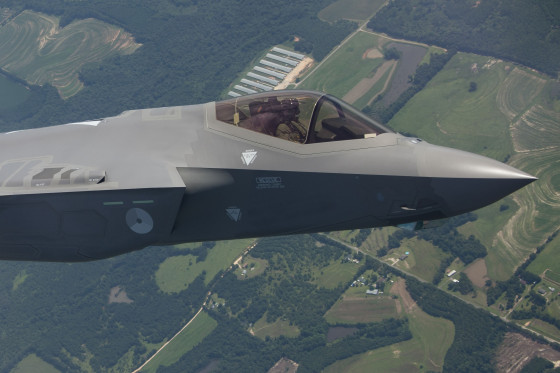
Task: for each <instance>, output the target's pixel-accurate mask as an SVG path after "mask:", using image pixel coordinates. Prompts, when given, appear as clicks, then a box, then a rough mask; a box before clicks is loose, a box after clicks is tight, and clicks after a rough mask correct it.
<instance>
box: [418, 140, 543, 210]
mask: <svg viewBox="0 0 560 373" xmlns="http://www.w3.org/2000/svg"><path fill="white" fill-rule="evenodd" d="M425 150H426V151H425V152H424V154H423V156H422V157H419V164H418V171H419V173H420V175H421V176H426V177H430V178H432V187H433V188H434V192H435V193H436V194H437V195H439V196H440V197H441V198H442V199H443V201H444V205H445V210H446V211H444V213H445V214H446V215H448V216H453V215H457V214H461V213H464V212H467V211H472V210H476V209H478V208H481V207H484V206H486V205H489V204H491V203H494V202H496V201H498V200H500V199H501V198H503V197H505V196H507V195H509V194H510V193H513V192H515V191H516V190H518V189H520V188H523V187H524V186H525V185H527V184H530V183H531V182H533V181H535V180H536V178H535V177H533V176H531V175H529V174H527V173H525V172H523V171H520V170H518V169H516V168H513V167H511V166H508V165H506V164H504V163H501V162H498V161H495V160H493V159H490V158H486V157H483V156H480V155H477V154H472V153H468V152H464V151H460V150H455V149H449V148H443V147H437V146H433V147H429V148H426V149H425Z"/></svg>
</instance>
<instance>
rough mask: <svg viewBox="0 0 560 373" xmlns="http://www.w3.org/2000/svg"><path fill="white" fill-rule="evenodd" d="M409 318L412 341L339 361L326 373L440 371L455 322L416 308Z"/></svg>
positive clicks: (452, 335)
mask: <svg viewBox="0 0 560 373" xmlns="http://www.w3.org/2000/svg"><path fill="white" fill-rule="evenodd" d="M403 309H405V307H404V305H403ZM407 317H408V320H409V326H410V331H411V333H412V336H413V338H412V339H411V340H409V341H405V342H401V343H397V344H394V345H391V346H387V347H383V348H379V349H377V350H373V351H368V352H366V353H363V354H359V355H355V356H352V357H350V358H348V359H344V360H340V361H337V362H336V363H334V364H332V365H330V366H329V367H327V368H326V369H325V370H324V372H325V373H330V372H333V373H334V372H356V373H359V372H372V371H376V372H377V371H379V372H402V373H408V372H428V371H436V372H440V371H441V370H442V367H443V360H444V358H445V354H446V353H447V350H448V349H449V347H450V346H451V344H452V343H453V339H454V337H455V327H454V325H453V323H452V322H451V321H449V320H446V319H442V318H436V317H432V316H430V315H428V314H427V313H425V312H423V311H422V310H421V309H420V308H418V307H417V306H416V307H413V309H412V311H411V312H410V313H408V314H407ZM373 367H375V369H373Z"/></svg>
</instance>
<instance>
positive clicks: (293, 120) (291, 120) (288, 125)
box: [275, 98, 306, 143]
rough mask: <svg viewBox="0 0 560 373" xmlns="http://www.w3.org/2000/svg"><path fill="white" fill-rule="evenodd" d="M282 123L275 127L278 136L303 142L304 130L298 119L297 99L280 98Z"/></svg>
mask: <svg viewBox="0 0 560 373" xmlns="http://www.w3.org/2000/svg"><path fill="white" fill-rule="evenodd" d="M281 106H282V117H283V118H282V123H280V125H279V126H278V128H277V129H276V134H275V136H276V137H278V138H282V139H286V140H290V141H294V142H299V143H303V142H304V141H305V134H306V130H305V128H304V126H303V125H302V124H301V123H300V121H299V117H298V115H299V113H300V110H299V101H298V100H297V99H295V98H289V99H285V100H282V102H281Z"/></svg>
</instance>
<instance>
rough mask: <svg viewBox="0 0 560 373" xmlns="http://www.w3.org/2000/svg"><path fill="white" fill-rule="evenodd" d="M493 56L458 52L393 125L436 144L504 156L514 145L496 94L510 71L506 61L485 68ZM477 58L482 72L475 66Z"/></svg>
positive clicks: (398, 116) (399, 115) (494, 156)
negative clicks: (471, 89) (473, 86)
mask: <svg viewBox="0 0 560 373" xmlns="http://www.w3.org/2000/svg"><path fill="white" fill-rule="evenodd" d="M488 61H489V58H488V57H483V56H476V55H469V54H463V53H458V54H457V55H456V56H455V57H454V58H452V59H451V61H449V63H448V64H447V65H446V66H445V68H444V69H443V70H442V71H441V72H440V73H439V74H437V75H436V76H435V77H434V79H432V81H430V83H428V85H427V86H426V88H425V89H424V90H423V91H422V92H420V93H419V94H417V95H416V96H415V97H413V98H412V99H411V100H410V101H409V102H408V104H407V105H406V106H405V107H404V108H403V109H402V110H401V111H399V112H398V113H397V115H395V116H394V117H393V119H392V120H391V121H390V122H389V125H390V126H391V127H392V128H394V129H395V130H398V131H406V132H410V133H414V134H416V135H418V136H419V137H421V138H423V139H425V140H427V141H429V142H431V143H433V144H439V145H444V146H450V147H454V148H458V149H463V150H467V151H470V152H474V153H479V154H484V155H486V156H490V157H492V158H495V159H499V160H502V159H504V158H505V157H506V156H507V155H508V154H511V153H512V151H513V145H512V141H511V137H510V136H509V123H508V120H507V118H506V117H505V116H504V115H503V114H502V112H500V110H499V109H498V108H497V106H496V96H497V94H498V90H499V88H500V83H501V82H502V81H503V80H504V79H505V78H506V76H507V71H506V69H505V67H506V64H505V63H495V64H494V65H492V67H490V68H482V66H484V65H485V64H486V63H488ZM474 64H476V65H477V66H479V68H478V73H474V72H473V70H472V66H473V65H474ZM508 66H509V65H508ZM471 81H472V82H475V83H476V84H477V90H476V91H475V92H469V84H470V82H471Z"/></svg>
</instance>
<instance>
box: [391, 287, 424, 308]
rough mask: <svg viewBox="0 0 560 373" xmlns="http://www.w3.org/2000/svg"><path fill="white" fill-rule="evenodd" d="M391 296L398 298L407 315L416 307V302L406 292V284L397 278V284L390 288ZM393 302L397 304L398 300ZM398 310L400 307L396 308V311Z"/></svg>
mask: <svg viewBox="0 0 560 373" xmlns="http://www.w3.org/2000/svg"><path fill="white" fill-rule="evenodd" d="M391 294H396V295H398V296H399V297H400V299H401V300H402V303H403V305H404V308H405V313H407V314H408V313H411V312H412V311H414V309H415V308H417V307H418V305H417V304H416V302H415V301H414V300H413V299H412V297H411V296H410V294H409V292H408V291H407V290H406V282H405V280H404V279H403V278H399V279H398V280H397V282H395V283H394V284H393V286H392V287H391ZM395 301H396V302H399V300H398V299H396V300H395ZM399 308H400V305H399V306H397V309H399Z"/></svg>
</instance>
